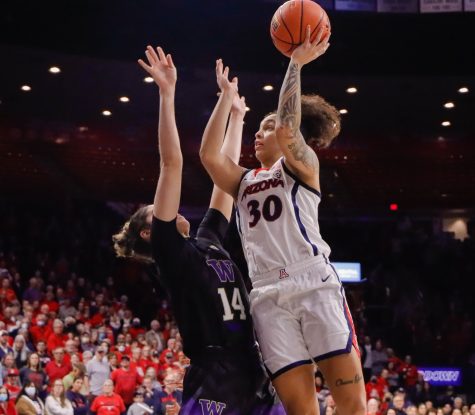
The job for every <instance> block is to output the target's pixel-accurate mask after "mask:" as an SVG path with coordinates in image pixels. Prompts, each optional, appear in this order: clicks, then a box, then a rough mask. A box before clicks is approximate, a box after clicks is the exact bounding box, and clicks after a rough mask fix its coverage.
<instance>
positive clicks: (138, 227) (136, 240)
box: [112, 206, 153, 263]
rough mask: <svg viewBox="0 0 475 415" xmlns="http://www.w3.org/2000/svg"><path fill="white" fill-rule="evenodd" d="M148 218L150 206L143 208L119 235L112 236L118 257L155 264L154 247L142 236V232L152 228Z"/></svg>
mask: <svg viewBox="0 0 475 415" xmlns="http://www.w3.org/2000/svg"><path fill="white" fill-rule="evenodd" d="M147 216H148V206H144V207H141V208H140V209H138V210H137V211H136V212H135V213H134V214H133V215H132V216H131V217H130V219H129V220H128V221H127V222H125V223H124V225H123V226H122V229H121V230H120V231H119V233H116V234H115V235H113V236H112V241H113V242H114V251H115V254H116V255H117V256H118V257H122V258H133V259H136V260H138V261H141V262H148V263H150V262H153V259H152V247H151V245H150V243H149V242H148V241H146V240H144V239H143V238H142V237H141V236H140V232H141V231H142V230H144V229H147V228H149V227H150V225H149V224H148V223H147Z"/></svg>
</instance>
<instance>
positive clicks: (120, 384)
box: [111, 368, 140, 405]
mask: <svg viewBox="0 0 475 415" xmlns="http://www.w3.org/2000/svg"><path fill="white" fill-rule="evenodd" d="M111 379H112V380H113V381H114V385H115V387H114V392H115V393H117V394H119V395H120V396H121V397H122V399H123V400H124V403H125V404H126V405H130V404H131V403H132V402H133V401H134V392H135V388H136V387H137V385H139V384H140V378H139V375H138V374H137V371H135V370H134V371H132V370H130V369H129V370H124V369H122V368H119V369H116V370H114V371H113V372H112V374H111Z"/></svg>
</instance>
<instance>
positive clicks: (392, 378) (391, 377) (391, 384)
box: [386, 360, 399, 393]
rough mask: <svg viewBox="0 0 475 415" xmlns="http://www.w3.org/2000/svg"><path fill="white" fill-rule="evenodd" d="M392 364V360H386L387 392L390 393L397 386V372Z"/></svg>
mask: <svg viewBox="0 0 475 415" xmlns="http://www.w3.org/2000/svg"><path fill="white" fill-rule="evenodd" d="M394 365H395V363H394V361H391V360H390V361H388V367H387V371H388V376H387V379H386V380H387V382H388V389H389V392H391V393H394V391H395V390H396V389H397V388H398V387H399V372H398V371H397V370H396V369H395V366H394Z"/></svg>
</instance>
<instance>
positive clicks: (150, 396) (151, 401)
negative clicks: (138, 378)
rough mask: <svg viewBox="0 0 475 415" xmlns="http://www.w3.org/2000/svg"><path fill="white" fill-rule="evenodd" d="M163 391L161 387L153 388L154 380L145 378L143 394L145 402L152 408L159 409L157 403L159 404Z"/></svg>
mask: <svg viewBox="0 0 475 415" xmlns="http://www.w3.org/2000/svg"><path fill="white" fill-rule="evenodd" d="M161 391H162V387H161V385H159V386H158V387H154V386H153V382H152V379H151V378H149V377H148V376H145V377H144V379H143V381H142V393H143V396H144V402H145V403H146V404H147V405H149V406H150V407H152V408H155V407H157V402H159V400H160V398H159V392H161Z"/></svg>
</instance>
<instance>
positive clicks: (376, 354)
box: [371, 339, 388, 376]
mask: <svg viewBox="0 0 475 415" xmlns="http://www.w3.org/2000/svg"><path fill="white" fill-rule="evenodd" d="M371 359H372V362H373V363H372V366H371V374H372V375H376V376H379V374H380V373H381V371H382V370H383V368H385V367H386V365H387V363H388V355H387V353H386V350H384V348H383V342H382V341H381V339H378V340H376V343H375V344H374V349H373V350H372V351H371Z"/></svg>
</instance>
